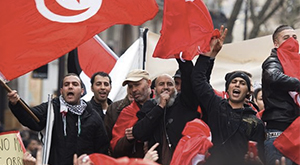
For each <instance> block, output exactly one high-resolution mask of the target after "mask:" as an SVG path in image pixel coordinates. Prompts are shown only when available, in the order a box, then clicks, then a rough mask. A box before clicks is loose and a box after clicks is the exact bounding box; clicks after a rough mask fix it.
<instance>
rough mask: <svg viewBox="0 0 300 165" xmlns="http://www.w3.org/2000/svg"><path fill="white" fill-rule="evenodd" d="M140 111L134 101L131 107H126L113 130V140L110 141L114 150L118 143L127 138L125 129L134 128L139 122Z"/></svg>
mask: <svg viewBox="0 0 300 165" xmlns="http://www.w3.org/2000/svg"><path fill="white" fill-rule="evenodd" d="M139 110H140V108H139V107H138V105H137V103H136V102H135V101H133V102H132V103H131V104H130V105H128V106H127V107H125V108H124V109H123V110H122V111H121V113H120V115H119V117H118V119H117V121H116V123H115V125H114V128H113V130H112V139H111V141H110V146H111V148H112V149H113V150H114V149H115V146H116V145H117V142H118V141H119V140H120V139H121V138H122V137H124V136H125V129H127V128H130V127H133V126H134V124H135V123H136V122H137V121H138V118H137V117H136V113H137V112H138V111H139Z"/></svg>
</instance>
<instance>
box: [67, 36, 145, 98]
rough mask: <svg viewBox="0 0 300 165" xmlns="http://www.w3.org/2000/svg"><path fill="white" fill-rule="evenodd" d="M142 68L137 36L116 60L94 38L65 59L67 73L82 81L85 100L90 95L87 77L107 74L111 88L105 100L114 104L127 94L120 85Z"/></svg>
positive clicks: (141, 42) (141, 45)
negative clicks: (108, 99)
mask: <svg viewBox="0 0 300 165" xmlns="http://www.w3.org/2000/svg"><path fill="white" fill-rule="evenodd" d="M142 65H143V39H142V38H141V37H140V38H139V39H137V40H136V41H135V42H134V43H133V44H132V45H131V46H130V47H129V48H128V49H127V50H126V51H125V53H124V54H123V55H122V56H121V57H120V58H119V57H118V56H117V55H116V54H115V53H114V52H113V51H112V50H111V49H110V48H109V47H108V46H107V45H106V44H105V43H104V42H103V41H102V40H101V39H100V38H99V37H98V36H94V37H93V38H92V39H90V40H88V41H87V42H85V43H83V44H82V45H80V46H79V47H78V48H77V49H75V50H73V51H71V52H70V53H69V56H68V72H72V73H76V74H78V75H79V77H80V78H81V79H82V81H83V83H84V85H85V89H86V95H85V96H84V97H83V99H84V100H86V101H89V100H90V99H91V98H92V96H93V95H94V94H93V92H92V91H91V88H90V87H91V83H90V78H91V77H92V75H93V74H94V73H96V72H100V71H103V72H106V73H109V75H110V77H111V80H112V89H111V91H110V93H109V96H108V97H109V98H110V99H111V100H112V101H116V100H120V99H123V98H124V97H125V96H126V94H127V91H126V88H125V87H123V86H122V82H123V81H124V80H125V77H126V75H127V74H128V72H130V71H131V70H132V69H137V68H142Z"/></svg>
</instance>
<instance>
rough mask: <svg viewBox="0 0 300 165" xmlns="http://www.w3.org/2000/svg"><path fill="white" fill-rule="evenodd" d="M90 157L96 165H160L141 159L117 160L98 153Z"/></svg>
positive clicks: (124, 158)
mask: <svg viewBox="0 0 300 165" xmlns="http://www.w3.org/2000/svg"><path fill="white" fill-rule="evenodd" d="M89 157H90V159H91V161H92V162H93V163H94V165H108V164H109V165H158V164H157V163H155V162H153V161H146V160H143V159H139V158H128V157H122V158H118V159H115V158H112V157H110V156H107V155H104V154H98V153H97V154H96V153H95V154H91V155H89Z"/></svg>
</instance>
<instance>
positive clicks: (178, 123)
mask: <svg viewBox="0 0 300 165" xmlns="http://www.w3.org/2000/svg"><path fill="white" fill-rule="evenodd" d="M177 61H178V63H179V69H180V71H181V79H182V84H181V92H180V93H179V94H177V91H176V89H175V82H174V80H173V78H172V77H171V76H170V75H167V74H162V75H160V76H158V77H157V79H156V81H155V88H154V90H155V93H156V94H155V99H151V100H148V101H147V102H145V104H144V105H143V107H142V108H141V110H140V111H138V113H137V117H138V118H139V120H138V122H137V123H136V124H135V125H134V127H133V130H132V132H133V136H134V138H135V139H136V140H139V141H142V142H144V141H148V143H149V146H153V145H154V144H155V143H159V146H158V148H157V151H158V155H159V160H158V163H161V164H170V161H171V159H172V155H173V152H174V150H175V147H176V146H177V143H178V141H179V140H180V138H181V136H182V135H181V132H182V130H183V128H184V126H185V124H186V123H187V122H188V121H191V120H193V119H195V118H199V117H200V114H199V113H198V112H197V104H196V101H195V98H196V97H195V96H194V93H193V91H192V83H191V79H190V76H191V72H192V69H193V63H192V62H191V61H187V62H181V61H180V60H177Z"/></svg>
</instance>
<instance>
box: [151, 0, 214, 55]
mask: <svg viewBox="0 0 300 165" xmlns="http://www.w3.org/2000/svg"><path fill="white" fill-rule="evenodd" d="M213 31H214V26H213V23H212V19H211V16H210V14H209V11H208V10H207V8H206V6H205V4H204V2H203V1H202V0H165V1H164V16H163V23H162V30H161V37H160V39H159V41H158V43H157V46H156V48H155V51H154V53H153V57H159V58H164V59H166V58H178V57H179V56H178V55H179V53H180V52H183V56H182V58H183V59H185V60H192V59H193V57H194V56H196V55H198V54H199V53H202V52H208V51H209V50H210V47H209V42H210V39H211V37H212V36H213Z"/></svg>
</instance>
